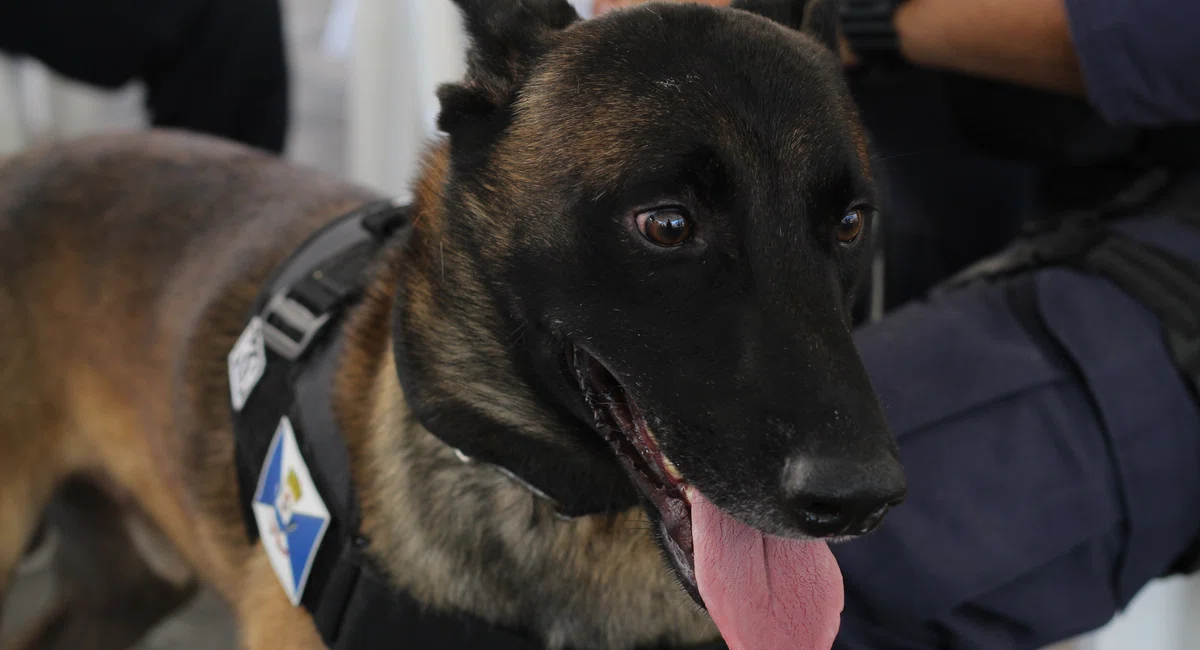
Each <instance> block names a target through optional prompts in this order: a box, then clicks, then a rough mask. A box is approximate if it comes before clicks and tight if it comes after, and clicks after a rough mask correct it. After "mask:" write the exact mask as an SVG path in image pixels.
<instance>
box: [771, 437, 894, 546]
mask: <svg viewBox="0 0 1200 650" xmlns="http://www.w3.org/2000/svg"><path fill="white" fill-rule="evenodd" d="M783 488H784V498H785V500H786V504H787V508H788V510H789V511H790V513H791V515H792V517H793V518H794V519H793V523H794V525H795V526H796V527H797V528H799V529H800V531H801V532H803V533H804V534H806V535H809V536H812V537H842V536H853V535H864V534H866V533H869V532H871V531H872V530H874V529H875V528H876V527H877V526H878V525H879V524H880V522H882V521H883V517H884V515H886V514H887V511H888V510H890V509H891V508H892V507H893V506H896V505H898V504H899V503H900V502H901V501H903V500H904V496H905V493H906V492H907V486H906V483H905V480H904V470H903V468H902V467H901V466H900V463H899V461H897V460H896V459H895V458H893V457H892V456H891V455H890V454H888V455H887V456H886V457H884V458H881V459H878V460H875V461H872V462H866V463H864V462H855V461H850V460H816V459H796V460H794V461H792V462H790V463H789V464H788V467H787V468H786V469H785V471H784V486H783Z"/></svg>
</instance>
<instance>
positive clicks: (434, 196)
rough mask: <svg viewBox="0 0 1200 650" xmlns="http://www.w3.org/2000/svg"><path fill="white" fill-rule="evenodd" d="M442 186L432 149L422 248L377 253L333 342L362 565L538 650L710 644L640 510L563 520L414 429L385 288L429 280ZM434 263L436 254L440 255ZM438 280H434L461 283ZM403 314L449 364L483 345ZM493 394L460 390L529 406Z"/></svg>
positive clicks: (421, 211)
mask: <svg viewBox="0 0 1200 650" xmlns="http://www.w3.org/2000/svg"><path fill="white" fill-rule="evenodd" d="M444 179H445V152H444V150H439V149H435V150H434V152H433V154H432V155H431V156H430V157H429V158H428V159H427V161H426V165H425V174H424V175H423V176H422V179H421V182H420V184H419V185H418V190H419V191H418V192H417V201H416V202H415V204H414V211H413V219H414V224H415V225H414V228H415V230H414V232H413V233H412V236H414V237H418V238H421V239H422V240H423V244H419V245H418V246H412V245H411V243H412V242H409V244H410V245H406V246H404V247H402V248H396V249H395V250H393V251H391V252H390V253H389V255H390V259H389V260H388V263H386V264H384V265H383V266H382V267H381V271H380V273H379V276H378V277H376V278H375V279H374V281H373V282H372V283H371V286H370V288H369V289H368V291H367V294H366V296H365V298H364V301H363V303H362V304H361V306H360V307H359V308H357V309H356V310H355V312H354V313H353V314H352V315H351V317H350V318H349V320H348V322H347V324H346V326H345V330H344V331H345V339H344V340H345V355H344V358H343V360H342V361H341V370H340V372H339V373H338V381H337V384H336V386H335V390H334V401H335V410H336V412H337V413H338V415H339V419H340V420H341V422H342V425H343V427H344V428H345V432H344V435H345V436H346V442H347V446H348V447H349V450H350V455H351V459H352V465H353V472H354V481H355V484H356V487H357V493H358V494H359V495H361V497H360V498H361V509H362V510H361V511H362V519H363V532H364V533H365V534H366V535H367V536H368V538H369V539H371V540H372V548H373V549H374V553H375V554H376V555H377V557H378V559H379V560H380V561H381V562H382V563H383V565H384V566H385V567H386V568H387V570H388V572H389V573H390V575H391V576H392V578H393V579H394V580H395V581H396V585H397V586H398V587H400V588H403V589H405V590H407V591H408V592H409V593H411V594H412V595H413V596H414V597H416V598H417V599H419V600H421V601H423V602H425V603H429V604H431V605H434V606H438V607H448V608H460V609H463V610H466V611H469V612H472V613H474V614H475V615H477V616H480V617H482V618H484V619H486V620H491V621H494V622H497V623H505V624H509V625H513V626H517V627H521V628H524V629H529V630H531V631H533V632H535V633H537V634H539V635H540V636H541V637H542V638H543V639H545V640H546V642H547V644H548V646H549V647H571V648H609V647H634V646H637V645H643V644H652V643H659V642H662V641H664V640H665V641H667V642H668V643H672V644H676V643H677V644H680V645H684V644H689V643H695V642H700V641H704V640H707V639H711V638H714V637H715V636H716V629H715V627H713V626H712V623H711V621H710V620H709V618H708V616H707V615H706V614H704V613H703V612H698V611H697V610H696V608H695V607H693V606H691V605H690V604H689V603H690V601H689V600H688V597H687V596H686V595H685V594H684V592H683V591H682V590H681V589H680V588H679V586H678V583H677V582H676V579H675V578H674V577H673V574H672V573H671V572H670V570H669V569H668V568H667V565H666V563H665V562H664V560H663V558H662V555H661V553H660V551H659V549H658V547H657V546H656V545H655V543H654V542H653V540H652V539H651V536H650V534H649V523H648V521H647V519H646V515H645V512H644V511H643V510H642V509H641V508H631V509H629V510H627V511H625V512H621V513H617V514H613V515H596V516H585V517H578V518H575V519H573V520H570V521H564V520H563V519H561V518H559V517H557V516H555V512H554V508H553V505H552V504H551V503H550V502H548V501H546V500H544V499H541V498H538V497H537V496H536V495H535V494H534V493H532V492H530V491H529V490H527V489H525V488H524V487H522V486H521V485H520V484H518V483H516V482H514V481H513V480H511V479H510V478H509V477H508V476H506V475H505V474H504V473H502V472H500V471H498V470H497V469H496V468H495V467H492V466H490V465H487V464H481V463H478V464H477V463H464V462H463V461H462V460H461V458H460V457H459V455H458V454H456V453H455V449H454V448H453V447H451V446H449V445H447V444H445V443H444V442H443V441H442V440H441V439H440V438H439V437H438V436H434V435H433V434H431V433H430V432H429V431H428V430H426V429H425V427H424V426H422V424H421V423H420V422H419V421H418V419H417V418H416V417H415V416H414V413H413V410H412V409H411V408H410V407H409V403H408V400H406V398H405V394H404V390H403V389H402V387H401V382H400V379H399V376H398V372H399V369H398V367H397V364H396V362H395V358H394V356H393V354H392V351H393V341H392V336H391V333H392V332H393V331H394V325H395V323H394V322H393V320H394V318H395V313H396V309H395V301H396V300H397V298H396V291H397V290H396V288H397V287H398V286H400V282H401V280H402V276H403V275H404V274H410V273H426V274H429V273H431V272H434V271H435V269H434V268H433V267H432V266H431V264H432V262H433V261H434V260H432V259H430V258H429V257H428V255H429V252H430V242H431V241H436V239H435V238H436V237H438V236H440V235H441V232H440V225H441V223H442V218H443V217H444V214H443V213H442V212H441V211H442V210H443V207H442V205H441V202H440V200H439V196H440V189H441V187H440V184H441V183H443V182H444ZM439 252H441V253H443V254H444V253H445V252H447V251H446V250H445V247H444V245H443V247H442V250H441V251H439ZM447 261H448V262H450V266H451V267H453V266H454V264H453V262H452V261H450V260H447ZM437 262H438V265H437V268H436V273H437V274H438V275H439V278H440V274H441V272H442V269H441V261H440V260H437ZM445 271H446V274H447V278H448V279H447V281H450V278H452V277H456V274H458V273H461V272H462V271H460V270H456V269H454V268H446V270H445ZM409 295H410V297H411V296H412V294H411V293H410V294H409ZM429 297H430V298H432V297H433V296H429ZM408 307H409V308H415V309H429V310H430V311H429V312H428V313H424V314H423V315H422V317H425V318H433V319H434V320H435V321H437V322H436V323H435V327H434V329H435V330H436V331H438V332H439V333H441V334H443V335H445V336H447V337H450V339H449V340H450V341H452V343H451V344H450V349H452V350H455V354H459V355H465V356H464V357H461V358H460V359H459V361H460V362H462V361H463V359H464V358H466V359H469V358H470V357H469V355H472V354H479V353H480V352H479V348H478V347H477V346H486V345H489V344H494V342H493V343H489V342H488V340H487V339H486V338H484V337H483V336H481V335H480V333H479V332H470V331H464V328H467V329H469V325H464V324H461V323H454V322H451V321H450V320H447V319H445V318H443V317H441V316H440V315H439V313H438V310H437V309H436V305H434V304H428V305H415V306H414V305H409V306H408ZM442 343H443V345H444V344H445V342H444V341H443V342H442ZM499 358H504V356H503V355H501V356H500V357H499ZM439 361H440V362H445V360H439ZM490 363H494V360H493V361H491V362H490ZM484 367H486V366H484ZM500 381H503V378H501V379H500ZM504 388H505V386H504V385H503V384H501V385H499V386H496V385H491V384H489V383H487V382H483V383H480V384H478V385H476V386H463V387H462V390H475V391H481V393H480V394H477V395H475V396H474V399H476V400H480V401H481V402H482V403H484V404H493V405H504V406H505V408H504V409H498V410H500V411H503V416H504V417H512V415H511V413H512V412H514V411H511V410H509V409H511V404H512V400H514V399H518V400H520V399H532V396H522V395H519V394H516V395H514V391H518V390H519V389H517V388H516V387H508V388H509V390H508V391H505V390H504ZM515 412H518V413H519V412H520V411H519V410H517V411H515ZM521 424H522V425H528V424H529V423H528V422H522V423H521ZM534 426H539V425H538V424H536V423H535V424H534Z"/></svg>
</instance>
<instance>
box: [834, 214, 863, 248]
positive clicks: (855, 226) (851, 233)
mask: <svg viewBox="0 0 1200 650" xmlns="http://www.w3.org/2000/svg"><path fill="white" fill-rule="evenodd" d="M864 221H866V219H865V218H864V215H863V209H862V208H855V209H853V210H851V211H849V212H847V213H846V215H845V216H843V217H842V220H841V222H839V223H838V226H837V239H838V241H839V242H841V243H843V244H853V243H854V242H855V241H857V240H858V236H859V235H861V234H862V229H863V222H864Z"/></svg>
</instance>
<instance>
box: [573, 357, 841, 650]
mask: <svg viewBox="0 0 1200 650" xmlns="http://www.w3.org/2000/svg"><path fill="white" fill-rule="evenodd" d="M566 360H567V363H568V365H569V366H570V368H571V370H572V372H573V373H574V375H575V379H576V381H577V382H578V383H579V387H580V390H581V391H582V392H583V397H584V400H585V401H586V403H587V405H588V407H589V408H590V409H591V411H592V417H593V419H594V422H595V428H596V430H597V431H598V432H599V433H600V434H601V435H602V436H603V437H604V438H605V440H607V441H608V443H609V444H610V445H611V446H612V448H613V450H614V451H615V452H616V455H617V457H618V458H619V459H620V461H621V464H622V465H623V466H624V467H625V471H626V472H627V473H628V475H629V477H630V479H631V480H632V481H633V483H634V484H635V485H636V486H637V487H638V489H640V490H641V491H642V494H643V495H644V496H645V498H646V499H647V500H648V501H649V502H650V503H651V504H652V505H653V506H654V510H655V511H657V515H658V517H657V524H658V526H659V532H660V533H661V534H660V536H659V538H660V541H661V543H662V546H663V548H664V549H665V550H666V552H667V555H668V556H669V557H670V560H671V563H672V564H673V565H674V569H675V573H676V575H677V576H678V577H679V579H680V582H681V583H682V585H683V587H684V589H685V590H686V591H687V592H688V593H689V594H690V595H691V596H692V598H693V599H695V601H696V602H697V603H699V604H701V605H702V606H704V607H705V608H706V609H707V610H708V612H709V614H710V615H711V616H712V618H713V621H714V622H715V623H716V624H717V627H718V628H719V629H720V631H721V635H722V636H723V637H724V638H725V641H726V643H727V644H728V646H729V648H730V649H731V650H767V649H768V648H770V649H774V648H797V649H803V650H825V649H827V648H829V647H830V646H832V644H833V639H834V637H835V636H836V635H837V631H838V627H839V623H840V613H841V610H842V579H841V572H840V571H839V570H838V567H837V561H836V560H834V558H833V554H832V553H830V551H829V548H828V547H827V546H826V544H825V543H824V542H822V541H812V540H796V539H781V538H777V537H770V536H767V535H764V534H763V533H762V532H761V531H758V530H755V529H753V528H751V527H750V526H747V525H746V524H744V523H742V522H740V521H738V520H737V519H735V518H734V517H732V516H730V515H728V514H726V513H725V512H723V511H722V510H721V509H719V508H717V507H716V506H714V505H713V504H712V503H711V502H710V501H709V500H708V499H707V498H706V497H705V496H704V494H703V493H702V492H701V491H700V490H697V489H696V488H695V487H693V486H691V485H689V484H688V483H687V481H686V480H684V478H683V476H682V475H681V474H680V472H679V471H678V470H677V469H676V468H675V467H674V465H672V464H671V461H670V460H668V459H667V458H666V456H665V455H663V453H662V450H661V449H660V448H659V445H658V441H657V440H655V437H654V434H653V432H652V431H651V429H650V426H649V424H648V423H647V417H646V415H647V414H646V413H645V412H644V411H643V410H642V409H641V408H639V406H638V404H637V402H636V401H635V400H634V399H633V396H632V395H631V394H630V393H629V391H628V390H627V389H626V388H625V387H624V386H623V385H622V384H621V382H620V381H619V380H618V379H617V378H616V376H615V375H613V373H612V372H610V371H609V370H608V369H607V368H606V367H605V366H604V364H602V363H601V362H600V361H599V360H598V359H597V358H596V357H594V356H592V355H591V354H589V353H588V352H587V351H586V350H583V349H582V348H580V347H578V346H574V345H568V346H567V359H566ZM652 518H653V517H652Z"/></svg>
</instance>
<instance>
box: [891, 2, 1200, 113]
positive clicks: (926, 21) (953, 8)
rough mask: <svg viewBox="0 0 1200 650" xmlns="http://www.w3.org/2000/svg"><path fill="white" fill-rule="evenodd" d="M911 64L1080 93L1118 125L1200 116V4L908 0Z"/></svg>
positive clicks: (903, 38) (901, 14)
mask: <svg viewBox="0 0 1200 650" xmlns="http://www.w3.org/2000/svg"><path fill="white" fill-rule="evenodd" d="M896 29H897V31H898V32H899V34H900V43H901V49H902V51H903V52H904V55H905V56H906V57H907V58H908V59H909V60H911V61H912V62H914V63H916V64H918V65H923V66H926V67H931V68H941V69H946V70H954V71H957V72H962V73H966V74H971V75H974V76H979V77H986V78H991V79H997V80H1001V81H1007V82H1011V83H1017V84H1022V85H1026V86H1032V87H1035V88H1041V89H1044V90H1052V91H1058V92H1065V93H1071V94H1083V93H1085V92H1086V94H1087V96H1088V98H1089V99H1090V100H1091V102H1092V103H1093V104H1094V105H1095V106H1096V108H1097V110H1098V111H1099V112H1100V113H1101V114H1102V115H1104V116H1105V117H1106V118H1107V119H1109V120H1110V121H1112V122H1114V123H1119V124H1134V125H1147V126H1148V125H1162V124H1167V123H1180V122H1193V121H1200V75H1197V74H1196V73H1195V71H1196V70H1197V69H1198V67H1200V2H1196V1H1195V0H909V1H908V2H906V3H905V4H904V5H903V6H901V7H900V9H899V10H897V13H896Z"/></svg>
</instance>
